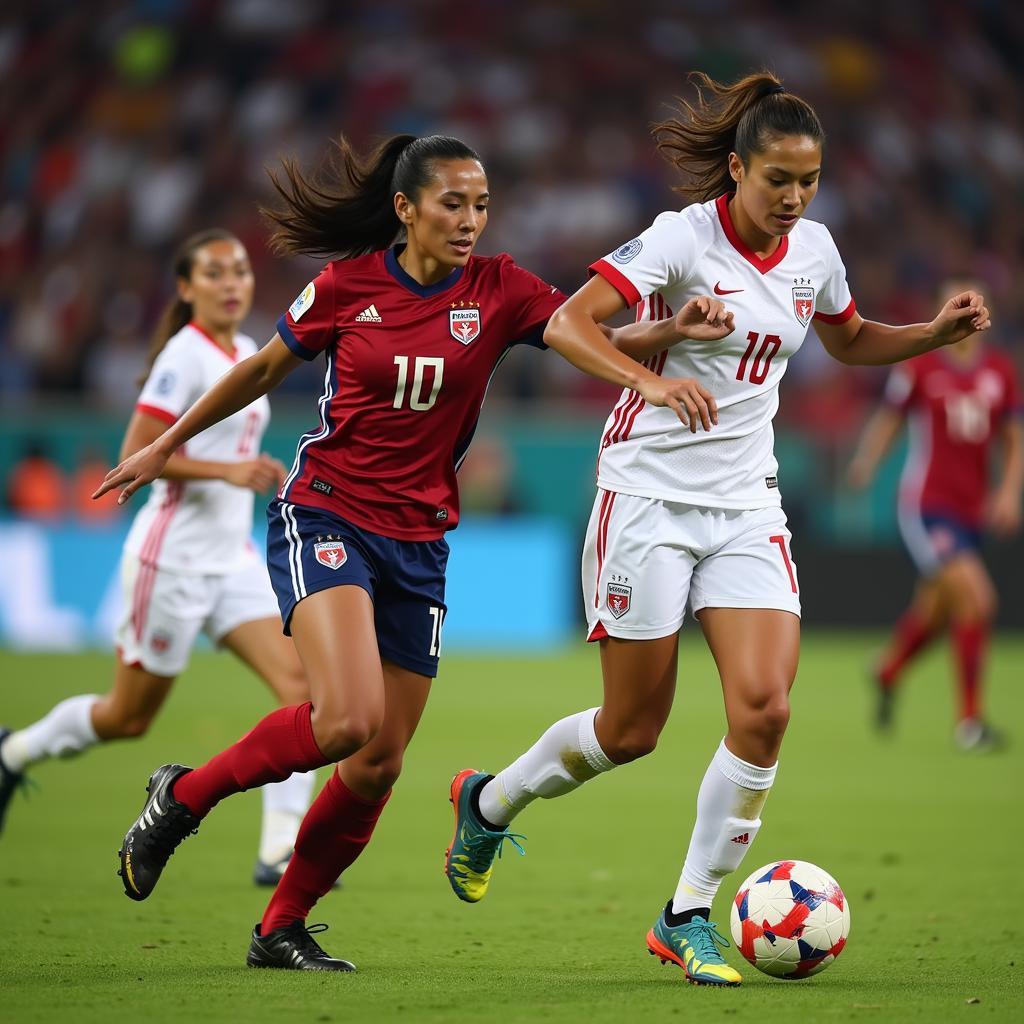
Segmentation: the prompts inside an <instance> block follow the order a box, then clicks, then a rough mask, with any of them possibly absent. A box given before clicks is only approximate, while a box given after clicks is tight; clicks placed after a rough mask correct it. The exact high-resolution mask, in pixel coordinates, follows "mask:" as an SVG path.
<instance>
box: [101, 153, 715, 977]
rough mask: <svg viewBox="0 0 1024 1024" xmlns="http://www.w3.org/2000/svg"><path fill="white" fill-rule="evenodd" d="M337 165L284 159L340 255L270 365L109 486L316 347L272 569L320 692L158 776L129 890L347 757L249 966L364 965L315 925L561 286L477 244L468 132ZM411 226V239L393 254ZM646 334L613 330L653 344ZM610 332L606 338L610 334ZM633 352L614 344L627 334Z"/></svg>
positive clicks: (133, 839)
mask: <svg viewBox="0 0 1024 1024" xmlns="http://www.w3.org/2000/svg"><path fill="white" fill-rule="evenodd" d="M336 155H337V157H338V158H339V159H338V160H337V161H336V162H335V163H334V164H333V166H332V167H331V168H330V169H329V173H327V174H324V175H321V176H320V177H319V178H317V179H313V180H308V179H307V178H305V177H304V176H303V175H302V173H300V171H299V170H298V169H297V168H296V167H295V166H294V165H293V164H290V163H289V164H287V165H286V174H287V179H288V180H287V183H286V184H279V183H278V182H277V180H276V179H275V184H278V189H279V191H280V194H281V196H282V198H283V200H284V207H283V208H282V209H280V210H278V211H275V212H271V213H270V216H271V218H272V219H273V221H274V222H275V223H276V225H277V231H276V234H275V236H274V238H275V242H276V245H277V248H278V250H279V251H281V252H291V253H298V252H305V253H315V254H321V255H328V254H340V255H341V258H340V259H338V260H335V261H334V262H331V263H328V264H327V266H326V267H325V268H324V270H323V271H322V272H321V273H320V274H319V275H318V276H317V277H316V278H315V279H314V280H313V281H311V282H310V284H309V285H307V287H306V288H305V289H304V290H303V292H302V293H301V294H300V295H299V297H298V298H297V299H296V300H295V302H294V303H293V304H292V306H291V308H290V309H289V310H288V312H287V313H286V315H285V316H283V317H282V318H281V319H280V321H279V323H278V331H277V334H276V335H275V336H274V337H273V338H272V339H271V340H270V342H269V343H268V344H267V345H266V346H265V347H264V348H263V349H262V350H261V351H260V352H258V353H257V354H256V355H254V356H252V357H250V358H249V359H246V360H244V361H243V362H241V363H239V364H238V365H237V366H236V367H234V368H233V369H232V370H231V371H230V372H229V373H227V374H226V375H225V376H224V377H223V378H222V379H221V381H220V382H219V383H218V384H217V385H215V386H214V387H213V388H211V389H210V390H209V391H208V392H207V393H206V394H205V395H204V396H203V397H202V398H200V399H199V401H198V402H197V403H196V404H195V405H194V406H193V407H192V409H191V410H189V412H187V413H186V414H185V415H184V416H183V417H182V418H181V419H180V420H179V421H178V422H177V423H176V424H175V425H174V426H173V427H171V428H170V429H169V430H168V431H167V432H166V433H165V434H163V435H162V436H161V437H159V438H158V439H156V440H155V441H154V442H153V444H151V445H150V446H149V447H148V448H146V449H144V450H143V451H141V452H139V453H138V454H137V455H135V456H133V457H132V458H131V459H129V460H127V461H126V462H124V463H122V465H121V466H119V467H117V469H115V470H113V471H112V472H111V473H110V475H109V476H108V478H107V481H106V482H105V484H104V486H103V487H102V488H101V489H100V492H98V493H102V491H105V490H108V489H110V488H113V487H118V486H123V490H122V493H121V498H120V500H122V501H123V500H124V499H126V498H127V497H128V496H129V495H131V494H132V493H133V492H134V491H136V490H137V489H138V488H139V487H140V486H142V485H143V484H144V483H146V482H148V481H150V480H153V479H154V478H155V477H156V476H158V475H159V473H160V472H161V471H162V469H163V467H164V465H165V463H166V460H167V459H168V457H170V455H171V454H172V453H173V452H174V451H175V450H176V449H177V448H178V446H179V445H181V444H183V443H184V442H185V441H187V440H188V439H189V438H190V437H192V436H193V435H194V434H196V433H197V432H198V431H200V430H202V429H204V428H206V427H209V426H210V425H211V424H214V423H217V422H218V421H220V420H222V419H224V418H225V417H226V416H228V415H230V414H232V413H233V412H234V411H235V410H237V409H239V408H241V407H242V406H244V405H245V404H247V403H249V402H252V401H254V400H255V399H256V398H258V397H259V396H261V395H264V394H266V392H268V391H269V390H270V389H271V388H273V387H274V385H276V384H277V383H279V382H280V381H281V380H282V379H283V377H284V376H285V375H286V374H287V373H288V372H289V371H291V370H293V369H294V368H295V367H296V366H298V365H299V364H300V362H302V361H303V360H309V359H313V358H315V357H316V356H317V355H318V354H319V353H321V352H323V353H324V354H325V357H326V358H325V374H324V390H323V394H322V395H321V397H320V401H319V411H320V423H319V425H318V426H317V427H316V428H314V429H313V430H311V431H310V432H309V433H307V434H306V435H304V436H303V437H302V439H301V440H300V441H299V444H298V449H297V451H296V455H295V462H294V464H293V466H292V468H291V471H290V472H289V474H288V475H287V477H286V479H285V481H284V485H283V486H282V488H281V490H280V493H279V496H278V499H277V500H276V501H274V502H273V503H272V504H271V506H270V508H269V510H268V515H269V520H270V530H269V535H268V561H269V565H270V570H271V577H272V579H273V581H274V585H275V588H276V590H277V594H278V599H279V602H280V606H281V613H282V618H283V620H284V625H285V629H286V631H289V632H290V633H291V635H292V636H293V638H294V641H295V645H296V647H297V648H298V651H299V654H300V656H301V658H302V663H303V665H304V666H305V668H306V672H307V675H308V677H309V681H310V690H311V696H312V703H311V704H310V703H306V704H302V705H300V706H298V707H291V708H284V709H282V710H280V711H277V712H274V713H273V714H271V715H268V716H267V717H266V718H265V719H263V720H262V721H261V722H259V723H257V725H256V726H255V728H254V729H253V730H252V731H251V732H249V733H248V734H247V735H246V736H244V737H242V739H241V740H239V742H238V743H236V744H235V745H234V746H232V747H230V748H229V749H227V750H225V751H224V752H223V753H221V754H219V755H217V756H216V757H214V758H213V759H212V760H211V761H210V762H208V763H207V764H206V765H204V766H202V767H201V768H198V769H196V770H194V771H190V770H189V769H187V768H184V767H182V766H180V765H167V766H164V767H162V768H160V769H158V770H157V771H156V772H155V773H154V775H153V776H152V778H151V779H150V783H149V787H148V789H149V794H150V795H149V799H148V800H147V801H146V804H145V807H144V808H143V812H142V814H141V815H140V817H139V819H138V820H137V822H136V823H135V825H133V826H132V828H131V829H130V830H129V832H128V834H127V836H126V837H125V842H124V845H123V847H122V850H121V862H122V873H123V881H124V886H125V891H126V893H127V894H128V895H129V896H130V897H132V898H133V899H137V900H141V899H145V898H146V897H147V896H148V895H149V893H150V892H151V891H152V889H153V887H154V885H155V884H156V882H157V879H158V877H159V875H160V872H161V870H162V869H163V867H164V865H165V864H166V862H167V858H168V857H169V856H170V854H171V853H172V852H173V850H174V849H175V848H176V847H177V845H178V844H179V843H180V842H181V840H182V839H183V838H184V837H185V836H186V835H188V833H189V832H190V831H193V830H195V829H196V828H197V827H198V825H199V823H200V821H201V820H202V818H203V817H204V816H205V815H206V814H207V813H208V812H209V810H210V809H211V808H212V807H213V806H214V804H216V803H217V802H218V801H219V800H222V799H223V798H224V797H226V796H229V795H230V794H232V793H237V792H239V791H241V790H245V789H251V788H252V787H254V786H261V785H264V784H265V783H267V782H271V781H275V780H278V779H281V778H284V777H285V776H287V775H288V774H289V773H290V772H293V771H307V770H309V769H311V768H315V767H318V766H319V765H325V764H329V763H331V762H340V763H339V765H338V768H337V770H336V771H334V772H332V773H331V777H330V780H329V781H328V783H327V785H326V786H325V787H324V789H323V791H322V792H321V793H320V795H319V796H318V797H317V799H316V800H315V801H314V803H313V806H312V807H311V808H310V811H309V813H308V814H307V815H306V818H305V820H304V822H303V824H302V828H301V830H300V832H299V836H298V839H297V840H296V843H295V853H294V855H293V856H292V859H291V861H290V863H289V865H288V868H287V870H286V872H285V874H284V877H283V878H282V880H281V883H280V885H279V886H278V888H277V891H276V892H275V894H274V896H273V898H272V899H271V901H270V905H269V906H268V907H267V909H266V912H265V913H264V915H263V919H262V921H261V922H260V924H258V925H257V926H256V928H255V930H254V932H253V935H252V940H251V945H250V949H249V955H248V962H249V964H250V965H252V966H255V967H283V968H290V969H307V970H343V971H344V970H352V965H351V964H350V963H349V962H348V961H346V960H340V959H333V958H331V957H328V956H327V955H326V954H325V953H324V951H323V950H322V949H321V948H320V946H319V945H318V944H317V943H316V941H315V940H314V939H313V938H312V936H311V935H310V933H309V931H308V930H307V929H306V927H305V920H306V917H307V915H308V913H309V911H310V909H311V908H312V906H313V905H314V903H315V902H316V901H317V899H319V898H320V896H322V895H323V894H324V893H325V892H326V891H327V889H328V888H329V887H330V885H331V884H332V883H333V882H334V881H335V879H336V878H338V876H339V875H340V874H341V872H342V871H343V870H344V869H345V868H346V867H347V866H348V865H349V864H351V863H352V861H353V860H354V859H355V858H356V857H357V856H358V855H359V853H360V852H361V851H362V849H363V848H364V847H365V845H366V844H367V842H369V839H370V836H371V834H372V832H373V828H374V825H375V824H376V822H377V819H378V817H379V815H380V813H381V811H382V810H383V808H384V805H385V803H386V802H387V800H388V797H389V795H390V793H391V788H392V786H393V785H394V783H395V781H396V780H397V778H398V775H399V772H400V771H401V766H402V757H403V754H404V751H405V749H406V746H407V745H408V743H409V741H410V739H411V738H412V735H413V732H414V731H415V729H416V725H417V723H418V722H419V719H420V716H421V714H422V712H423V708H424V705H425V703H426V700H427V695H428V693H429V690H430V683H431V679H432V678H433V676H434V675H435V674H436V671H437V663H438V654H439V650H440V643H441V627H442V624H443V622H444V617H445V613H446V610H447V609H446V606H445V603H444V573H445V564H446V561H447V555H448V546H447V544H446V542H445V539H444V534H445V533H446V531H448V530H450V529H452V528H453V527H454V526H455V525H456V523H457V522H458V515H459V506H458V492H457V487H456V479H455V472H456V469H457V467H458V464H459V462H460V460H461V459H462V457H463V455H464V454H465V452H466V449H467V448H468V445H469V442H470V440H471V438H472V435H473V431H474V428H475V426H476V421H477V417H478V415H479V412H480V406H481V404H482V402H483V398H484V394H485V391H486V388H487V382H488V380H489V379H490V377H491V374H492V373H493V372H494V369H495V367H496V366H497V364H498V362H500V360H501V358H502V357H503V356H504V355H505V353H506V352H507V351H508V349H509V348H510V347H511V346H512V345H515V344H517V343H520V342H526V343H533V344H540V343H541V336H542V334H543V331H544V328H545V326H546V325H547V321H548V318H549V317H550V315H551V313H552V312H553V311H554V310H555V309H557V308H558V306H559V305H561V303H562V301H563V300H564V296H563V295H561V294H560V293H559V292H558V291H557V289H555V288H552V287H551V286H550V285H547V284H545V283H544V282H543V281H541V280H539V279H538V278H536V277H534V276H533V275H532V274H529V273H527V272H526V271H525V270H522V269H520V268H519V267H517V266H516V265H515V263H513V262H512V260H511V259H510V258H509V257H508V256H506V255H502V256H498V257H495V258H490V259H489V258H483V257H479V256H475V255H474V254H473V248H474V246H475V245H476V243H477V241H478V239H479V237H480V235H481V233H482V232H483V230H484V227H485V226H486V224H487V215H488V199H489V194H488V190H487V178H486V175H485V173H484V169H483V167H482V165H481V163H480V160H479V158H478V157H477V155H476V154H475V153H474V152H473V151H472V150H471V149H469V148H468V147H467V146H465V145H464V144H463V143H461V142H459V141H458V140H456V139H451V138H447V137H443V136H431V137H427V138H421V139H416V138H413V137H411V136H398V137H396V138H393V139H391V140H389V141H388V142H386V143H384V144H383V145H382V146H381V147H380V148H379V149H378V150H377V151H376V153H375V154H374V155H373V156H372V157H371V158H369V159H368V160H365V161H364V160H362V159H360V158H359V157H358V156H357V154H355V153H354V152H353V151H352V150H351V148H350V147H349V146H348V145H347V143H345V142H344V140H342V142H341V144H340V146H339V148H338V150H337V154H336ZM403 232H404V235H405V242H404V244H399V245H395V246H393V247H392V243H394V242H395V241H396V239H397V238H398V237H399V235H401V234H402V233H403ZM687 316H688V317H689V320H688V322H689V323H691V324H692V326H690V328H689V329H690V330H691V331H693V332H695V333H696V334H697V335H703V336H704V337H707V338H717V337H721V336H722V335H723V334H724V333H725V332H726V331H727V330H728V324H727V323H726V322H725V319H726V318H725V317H724V316H723V314H722V313H721V303H720V302H717V301H715V300H711V299H708V298H706V297H705V298H702V299H701V300H699V301H698V300H695V301H694V302H693V303H691V304H690V305H689V306H688V312H687V313H686V314H684V318H686V317H687ZM653 329H655V328H654V327H652V326H648V325H641V326H640V327H639V328H638V327H636V326H635V325H634V326H630V327H626V328H623V329H622V335H621V336H622V337H623V338H625V339H626V340H628V339H629V338H631V337H632V336H633V335H638V336H639V337H640V339H641V340H642V339H643V338H644V337H645V336H646V334H647V333H648V332H649V331H650V330H653ZM608 333H609V336H610V335H611V333H612V332H608ZM615 340H616V342H617V343H619V337H616V339H615ZM553 347H554V348H555V349H556V350H557V351H559V352H560V353H561V354H562V355H564V356H565V357H566V358H567V359H568V360H569V361H570V362H572V363H574V364H575V365H576V366H578V367H580V368H581V369H583V370H585V371H586V372H588V373H591V374H594V375H595V376H598V377H601V378H603V379H605V380H609V381H615V382H617V383H619V384H620V385H622V386H624V387H627V388H633V389H635V390H636V393H637V394H640V395H642V396H643V399H644V401H645V402H646V403H648V404H650V405H653V406H656V407H663V406H664V407H668V408H669V409H670V414H671V415H672V416H674V417H677V422H678V421H679V420H683V421H686V422H687V423H688V425H689V426H690V428H691V429H692V430H696V429H697V425H698V421H700V423H701V426H703V428H704V429H705V430H707V429H710V427H711V424H712V421H713V419H714V416H715V408H714V402H713V400H712V399H711V397H710V395H708V393H707V392H706V391H704V390H703V389H702V388H701V387H700V386H699V385H697V384H696V383H695V382H694V381H692V380H671V379H667V378H664V377H662V376H660V375H659V374H658V373H656V372H654V371H653V370H652V369H650V368H649V367H647V366H643V365H640V364H639V363H637V362H635V361H634V360H632V359H631V358H629V357H628V356H627V355H624V354H623V353H622V352H620V351H619V350H618V349H617V348H616V347H614V346H613V345H612V344H610V343H609V340H608V337H606V335H605V334H604V333H602V332H600V331H597V332H596V333H595V334H594V336H592V337H589V338H582V339H578V338H575V337H568V338H565V339H564V340H563V339H561V338H559V339H556V340H555V341H554V343H553Z"/></svg>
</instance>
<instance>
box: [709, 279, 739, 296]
mask: <svg viewBox="0 0 1024 1024" xmlns="http://www.w3.org/2000/svg"><path fill="white" fill-rule="evenodd" d="M741 291H743V289H742V288H723V287H722V282H721V281H717V282H716V283H715V294H716V295H735V294H736V292H741Z"/></svg>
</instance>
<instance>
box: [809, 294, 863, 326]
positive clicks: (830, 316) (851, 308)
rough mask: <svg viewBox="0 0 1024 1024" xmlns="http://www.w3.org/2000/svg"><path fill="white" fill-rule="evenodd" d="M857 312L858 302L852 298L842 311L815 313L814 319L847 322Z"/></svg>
mask: <svg viewBox="0 0 1024 1024" xmlns="http://www.w3.org/2000/svg"><path fill="white" fill-rule="evenodd" d="M856 312H857V303H856V302H854V301H853V299H850V304H849V305H848V306H847V307H846V309H844V310H843V311H842V313H815V314H814V319H815V320H821V321H822V322H823V323H826V324H845V323H846V321H847V320H849V319H850V317H851V316H853V314H854V313H856Z"/></svg>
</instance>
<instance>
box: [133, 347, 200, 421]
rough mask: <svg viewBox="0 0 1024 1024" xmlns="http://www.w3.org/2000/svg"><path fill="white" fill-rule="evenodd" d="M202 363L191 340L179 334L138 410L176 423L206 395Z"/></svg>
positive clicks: (161, 359) (156, 369) (144, 389)
mask: <svg viewBox="0 0 1024 1024" xmlns="http://www.w3.org/2000/svg"><path fill="white" fill-rule="evenodd" d="M203 390H204V388H203V384H202V377H201V366H200V361H199V360H198V359H197V358H196V353H195V350H194V349H193V347H192V346H191V345H190V344H189V342H188V339H187V338H185V337H184V336H183V335H181V334H176V335H175V336H174V337H173V338H171V340H170V341H169V342H168V343H167V345H166V346H165V347H164V350H163V351H162V352H161V353H160V355H158V356H157V357H156V362H155V363H153V369H152V370H151V371H150V373H149V376H148V377H147V378H146V383H145V384H143V385H142V393H141V394H140V395H139V398H138V401H137V402H136V403H135V408H136V409H137V410H138V411H139V412H144V413H147V414H148V415H150V416H156V417H157V419H161V420H163V421H164V422H165V423H174V422H175V421H176V420H178V419H179V418H180V417H181V415H182V413H184V412H185V410H186V409H188V407H189V406H190V405H192V403H193V402H195V401H196V400H197V399H198V398H199V397H200V395H202V393H203Z"/></svg>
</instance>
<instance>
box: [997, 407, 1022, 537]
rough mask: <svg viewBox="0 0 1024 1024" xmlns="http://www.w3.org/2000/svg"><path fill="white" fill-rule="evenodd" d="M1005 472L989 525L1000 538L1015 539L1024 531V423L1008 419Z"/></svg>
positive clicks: (1002, 433) (1004, 437)
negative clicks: (1023, 525)
mask: <svg viewBox="0 0 1024 1024" xmlns="http://www.w3.org/2000/svg"><path fill="white" fill-rule="evenodd" d="M1000 440H1001V441H1002V446H1003V450H1002V459H1001V461H1002V470H1001V472H1000V474H999V482H998V483H997V484H996V486H995V489H994V490H993V492H992V497H991V499H990V500H989V505H988V524H989V526H990V527H991V528H992V532H993V533H995V534H996V535H997V536H999V537H1012V536H1013V534H1015V533H1017V532H1018V531H1019V530H1020V527H1021V518H1022V514H1021V491H1022V490H1024V423H1022V422H1021V420H1020V418H1019V417H1014V418H1012V419H1008V420H1007V421H1006V422H1005V423H1004V424H1003V426H1002V429H1001V430H1000Z"/></svg>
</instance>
